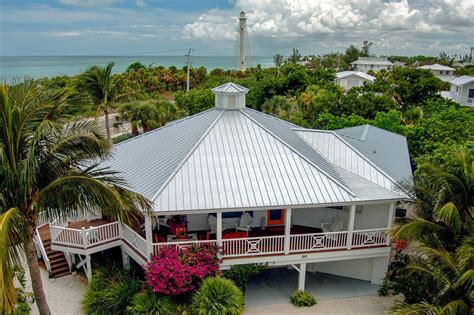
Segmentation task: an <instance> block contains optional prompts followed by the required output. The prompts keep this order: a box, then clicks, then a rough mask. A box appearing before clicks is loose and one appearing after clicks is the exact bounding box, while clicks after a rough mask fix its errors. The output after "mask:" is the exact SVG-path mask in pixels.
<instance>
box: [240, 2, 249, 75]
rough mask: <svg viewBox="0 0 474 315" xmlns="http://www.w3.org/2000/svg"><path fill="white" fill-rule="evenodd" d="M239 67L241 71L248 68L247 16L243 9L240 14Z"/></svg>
mask: <svg viewBox="0 0 474 315" xmlns="http://www.w3.org/2000/svg"><path fill="white" fill-rule="evenodd" d="M239 28H240V30H239V67H240V71H242V72H244V71H245V69H246V68H247V65H246V63H247V60H246V59H247V49H248V47H247V41H248V39H247V17H246V16H245V12H244V11H243V10H242V11H241V12H240V16H239Z"/></svg>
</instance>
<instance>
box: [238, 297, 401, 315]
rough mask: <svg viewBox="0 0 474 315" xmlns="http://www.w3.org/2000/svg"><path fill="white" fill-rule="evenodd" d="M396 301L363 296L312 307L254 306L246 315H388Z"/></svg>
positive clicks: (291, 305) (322, 302) (319, 303)
mask: <svg viewBox="0 0 474 315" xmlns="http://www.w3.org/2000/svg"><path fill="white" fill-rule="evenodd" d="M393 302H394V299H393V298H390V297H378V296H363V297H355V298H348V299H332V300H323V301H319V302H318V304H316V305H315V306H312V307H296V306H294V305H293V304H290V303H287V304H275V305H267V306H253V307H249V308H247V309H246V310H245V315H267V314H268V315H276V314H278V315H286V314H288V315H290V314H301V315H304V314H308V315H309V314H338V315H339V314H361V315H362V314H363V315H370V314H374V315H375V314H386V313H387V312H388V309H389V308H390V306H392V305H393Z"/></svg>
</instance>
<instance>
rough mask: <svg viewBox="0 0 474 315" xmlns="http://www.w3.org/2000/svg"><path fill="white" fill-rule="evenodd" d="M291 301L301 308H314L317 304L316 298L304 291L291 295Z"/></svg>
mask: <svg viewBox="0 0 474 315" xmlns="http://www.w3.org/2000/svg"><path fill="white" fill-rule="evenodd" d="M290 300H291V303H293V304H294V305H296V306H299V307H301V306H313V305H315V304H316V303H317V302H316V299H315V298H314V296H312V295H311V294H309V293H308V292H306V291H302V290H296V291H295V292H293V293H292V294H291V297H290Z"/></svg>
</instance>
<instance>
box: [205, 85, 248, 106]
mask: <svg viewBox="0 0 474 315" xmlns="http://www.w3.org/2000/svg"><path fill="white" fill-rule="evenodd" d="M212 92H213V93H214V95H215V106H216V108H223V109H239V108H245V95H246V94H247V93H248V92H249V89H247V88H245V87H243V86H240V85H238V84H235V83H232V82H228V83H226V84H222V85H219V86H218V87H215V88H213V89H212Z"/></svg>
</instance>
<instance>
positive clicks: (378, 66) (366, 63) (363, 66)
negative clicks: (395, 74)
mask: <svg viewBox="0 0 474 315" xmlns="http://www.w3.org/2000/svg"><path fill="white" fill-rule="evenodd" d="M351 65H352V67H353V68H354V70H356V71H361V72H364V73H367V72H368V71H369V70H372V71H380V70H392V69H393V66H394V64H393V63H392V62H390V61H389V60H388V59H387V58H375V57H359V59H358V60H356V61H353V62H351Z"/></svg>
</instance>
